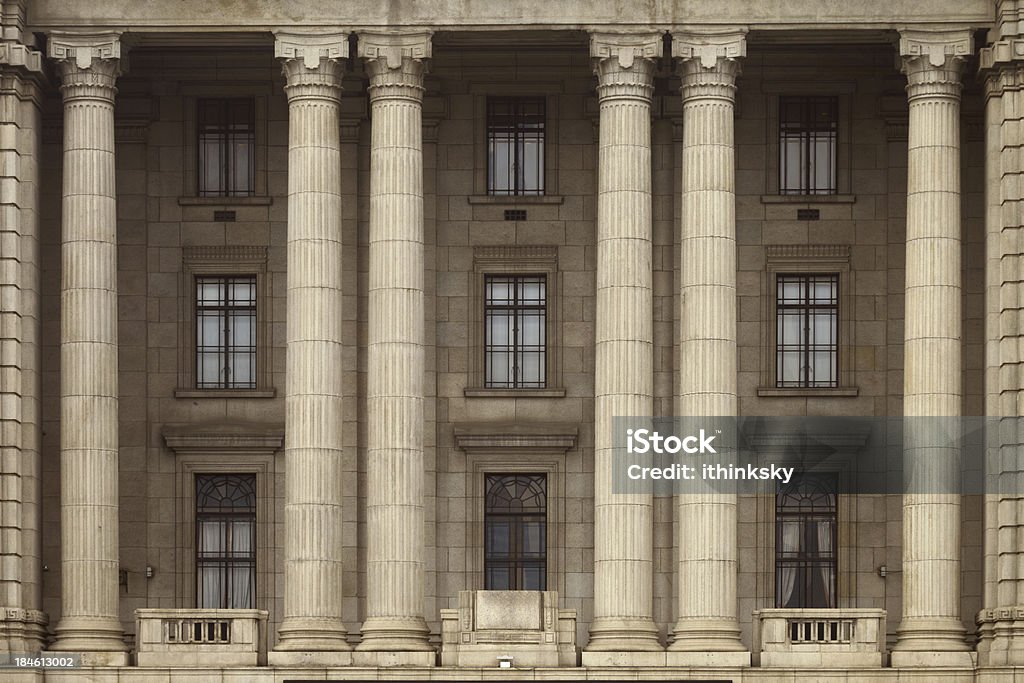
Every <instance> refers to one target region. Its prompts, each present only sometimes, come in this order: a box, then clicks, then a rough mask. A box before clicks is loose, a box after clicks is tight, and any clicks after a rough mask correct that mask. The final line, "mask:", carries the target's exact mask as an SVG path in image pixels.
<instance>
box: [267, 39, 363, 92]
mask: <svg viewBox="0 0 1024 683" xmlns="http://www.w3.org/2000/svg"><path fill="white" fill-rule="evenodd" d="M274 56H275V57H276V58H278V59H279V60H281V73H283V74H284V77H285V86H284V90H285V93H286V94H287V95H288V101H289V102H293V101H295V100H300V99H303V100H304V99H314V100H324V99H326V100H333V101H334V102H339V101H340V98H341V79H342V75H343V74H342V66H341V61H342V60H344V59H348V34H347V33H313V32H310V33H291V32H288V31H275V32H274Z"/></svg>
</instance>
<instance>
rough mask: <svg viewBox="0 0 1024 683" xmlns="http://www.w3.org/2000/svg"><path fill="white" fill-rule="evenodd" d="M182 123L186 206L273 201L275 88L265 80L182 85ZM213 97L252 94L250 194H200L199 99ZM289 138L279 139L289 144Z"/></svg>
mask: <svg viewBox="0 0 1024 683" xmlns="http://www.w3.org/2000/svg"><path fill="white" fill-rule="evenodd" d="M181 93H182V97H181V106H182V113H181V123H182V131H181V135H182V149H181V154H182V161H181V168H182V175H183V178H182V180H183V183H182V196H180V197H178V204H180V205H183V206H190V205H199V206H206V205H210V206H247V205H254V204H255V205H266V204H270V203H271V201H272V200H271V197H270V196H269V191H268V185H267V177H268V162H267V153H268V149H269V148H268V144H269V143H268V132H269V123H268V100H269V99H270V97H271V96H273V88H272V87H271V86H268V85H267V84H266V83H265V82H262V81H259V82H257V81H253V82H239V81H234V82H232V83H196V84H182V86H181ZM211 98H224V99H239V98H251V99H252V101H253V113H254V124H255V127H254V138H255V139H254V143H253V187H252V193H251V194H249V195H246V196H230V195H228V196H214V197H204V196H201V195H200V194H199V115H198V114H199V112H198V108H199V105H198V103H199V100H202V99H211ZM286 143H287V140H284V141H275V144H286Z"/></svg>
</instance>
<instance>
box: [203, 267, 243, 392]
mask: <svg viewBox="0 0 1024 683" xmlns="http://www.w3.org/2000/svg"><path fill="white" fill-rule="evenodd" d="M196 386H197V387H198V388H201V389H217V388H220V389H236V388H243V389H244V388H249V389H252V388H256V277H255V276H252V275H239V276H231V277H205V276H204V277H199V278H196Z"/></svg>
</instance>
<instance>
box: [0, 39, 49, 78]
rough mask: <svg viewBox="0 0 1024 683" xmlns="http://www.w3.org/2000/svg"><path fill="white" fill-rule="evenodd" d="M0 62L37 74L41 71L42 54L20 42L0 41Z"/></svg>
mask: <svg viewBox="0 0 1024 683" xmlns="http://www.w3.org/2000/svg"><path fill="white" fill-rule="evenodd" d="M0 64H6V65H8V66H15V67H20V68H22V69H25V70H26V71H29V72H31V73H37V74H38V73H42V71H43V54H42V53H41V52H40V51H39V50H33V49H32V48H30V47H28V46H26V45H22V44H21V43H15V42H13V41H4V42H2V43H0Z"/></svg>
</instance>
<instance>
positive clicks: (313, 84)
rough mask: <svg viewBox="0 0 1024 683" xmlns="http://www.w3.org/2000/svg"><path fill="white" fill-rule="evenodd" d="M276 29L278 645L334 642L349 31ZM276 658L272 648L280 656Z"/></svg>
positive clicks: (338, 633)
mask: <svg viewBox="0 0 1024 683" xmlns="http://www.w3.org/2000/svg"><path fill="white" fill-rule="evenodd" d="M276 37H277V54H278V56H279V57H283V61H282V70H283V72H284V75H285V77H286V79H287V81H286V85H285V92H286V93H287V95H288V322H287V343H288V356H287V372H286V379H285V382H286V384H285V463H286V473H285V507H284V515H285V517H284V522H285V559H284V619H283V621H282V623H281V626H280V628H279V630H278V643H277V647H276V649H277V650H279V651H292V652H295V651H300V652H311V651H319V652H323V651H335V652H338V651H342V652H344V651H346V650H350V649H351V648H350V646H349V644H348V643H347V641H346V640H345V635H346V634H345V626H344V624H343V623H342V615H341V610H342V590H341V587H342V571H343V565H344V545H343V542H342V525H343V522H344V518H343V515H342V504H341V500H342V486H341V484H342V433H341V430H342V419H343V410H342V394H343V390H342V335H343V334H344V331H343V329H342V319H343V316H342V313H341V310H342V269H341V259H342V248H341V244H342V234H341V212H342V206H341V141H340V128H339V109H340V97H341V78H342V65H341V64H340V63H339V58H338V56H337V55H335V54H334V53H333V52H332V51H331V49H330V47H331V46H334V45H337V46H339V47H338V49H339V50H340V46H344V47H345V48H347V43H346V40H347V37H346V36H330V37H329V38H328V40H327V42H326V43H325V44H324V45H312V46H310V45H308V44H307V43H304V42H303V41H302V39H301V38H300V37H295V36H290V35H285V34H280V33H279V34H278V35H277V36H276ZM304 49H305V52H304V51H303V50H304ZM286 657H287V656H286V655H282V654H279V653H275V659H276V660H277V661H280V662H281V663H284V661H285V659H284V658H286ZM348 657H350V655H347V654H343V655H341V658H342V661H343V663H347V658H348ZM332 661H337V658H335V660H332Z"/></svg>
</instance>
